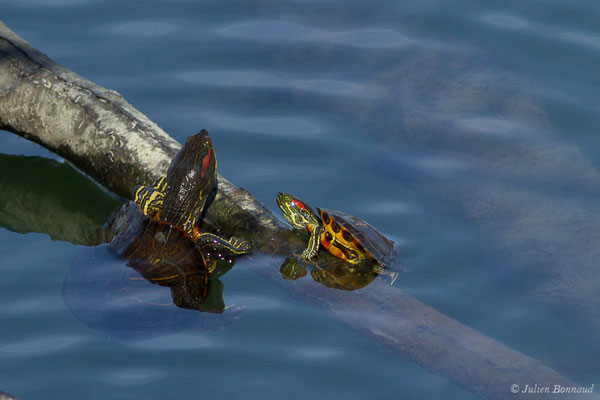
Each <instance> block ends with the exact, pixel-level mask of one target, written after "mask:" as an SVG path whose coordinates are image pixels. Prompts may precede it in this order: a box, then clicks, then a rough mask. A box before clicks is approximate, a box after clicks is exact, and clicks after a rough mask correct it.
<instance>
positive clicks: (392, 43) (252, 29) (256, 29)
mask: <svg viewBox="0 0 600 400" xmlns="http://www.w3.org/2000/svg"><path fill="white" fill-rule="evenodd" d="M216 33H220V34H222V35H224V36H228V37H233V38H239V39H245V40H247V39H252V40H260V41H269V42H319V43H323V42H333V43H341V44H344V45H347V46H355V47H367V48H388V47H401V46H407V45H409V44H411V43H412V42H413V40H411V39H409V38H408V37H406V36H405V35H403V34H401V33H399V32H396V31H394V30H391V29H385V28H368V29H355V30H348V31H325V30H320V29H316V28H312V27H308V26H304V25H300V24H297V23H293V22H287V21H252V22H244V23H241V24H235V25H230V26H228V27H225V28H221V29H219V30H218V31H216Z"/></svg>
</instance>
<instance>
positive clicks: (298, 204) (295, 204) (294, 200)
mask: <svg viewBox="0 0 600 400" xmlns="http://www.w3.org/2000/svg"><path fill="white" fill-rule="evenodd" d="M290 203H291V204H292V206H296V207H298V208H299V209H301V210H306V207H304V204H302V202H300V201H298V200H296V199H291V200H290Z"/></svg>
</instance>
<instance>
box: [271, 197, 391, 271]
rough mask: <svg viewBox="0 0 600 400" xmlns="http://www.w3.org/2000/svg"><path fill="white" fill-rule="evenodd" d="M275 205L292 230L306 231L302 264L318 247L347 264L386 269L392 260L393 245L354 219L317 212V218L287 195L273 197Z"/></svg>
mask: <svg viewBox="0 0 600 400" xmlns="http://www.w3.org/2000/svg"><path fill="white" fill-rule="evenodd" d="M277 205H278V206H279V208H280V209H281V211H282V212H283V216H284V217H285V219H286V220H287V221H288V222H289V223H290V225H292V227H293V228H294V229H297V230H305V229H306V230H308V232H309V234H310V239H309V240H308V247H307V248H306V250H304V252H303V253H302V258H303V259H305V260H311V259H312V258H313V257H314V256H316V255H317V253H318V251H319V245H320V246H322V247H323V248H324V249H325V250H326V251H327V252H329V253H330V254H332V255H333V256H335V257H338V258H340V259H342V260H344V261H346V262H349V263H351V264H359V263H363V262H365V261H372V262H374V263H377V264H379V265H381V266H383V267H387V266H388V265H389V264H390V262H391V261H392V259H393V257H394V256H395V252H394V242H393V241H391V240H389V239H387V238H386V237H385V236H383V235H382V234H381V233H379V232H378V231H377V230H376V229H375V228H373V227H372V226H371V225H369V224H367V223H366V222H365V221H363V220H362V219H360V218H358V217H355V216H352V215H348V214H344V213H342V212H340V211H333V210H325V209H320V208H317V212H318V214H317V213H315V212H314V211H313V210H312V208H311V207H310V206H309V205H308V204H306V203H305V202H303V201H301V200H299V199H298V198H297V197H294V196H292V195H290V194H287V193H278V194H277Z"/></svg>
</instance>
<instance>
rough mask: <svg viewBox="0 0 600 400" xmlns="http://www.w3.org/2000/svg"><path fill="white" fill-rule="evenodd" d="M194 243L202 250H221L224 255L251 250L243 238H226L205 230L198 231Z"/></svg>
mask: <svg viewBox="0 0 600 400" xmlns="http://www.w3.org/2000/svg"><path fill="white" fill-rule="evenodd" d="M196 245H197V246H198V247H199V248H201V249H203V250H205V249H206V248H210V249H213V250H214V251H218V252H221V253H223V255H224V256H226V257H235V256H239V255H242V254H248V253H250V252H251V251H252V246H251V245H250V243H248V242H247V241H245V240H242V239H238V238H236V237H232V238H231V239H229V240H226V239H223V238H222V237H219V236H217V235H214V234H212V233H207V232H201V233H200V235H199V236H198V238H197V239H196Z"/></svg>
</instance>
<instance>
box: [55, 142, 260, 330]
mask: <svg viewBox="0 0 600 400" xmlns="http://www.w3.org/2000/svg"><path fill="white" fill-rule="evenodd" d="M215 179H216V158H215V154H214V149H213V146H212V142H211V140H210V138H209V136H208V132H207V131H206V130H202V131H201V132H199V133H197V134H195V135H192V136H190V137H189V138H188V139H187V140H186V142H185V144H184V145H183V147H182V148H181V150H180V151H179V152H178V153H177V154H176V155H175V157H174V158H173V160H172V162H171V165H170V167H169V170H168V173H167V176H166V177H163V178H160V179H158V180H156V181H155V182H154V183H152V184H151V185H149V186H139V187H136V188H135V189H134V191H133V195H132V197H133V199H134V200H133V201H130V202H128V203H125V204H123V205H122V206H120V207H118V208H117V209H116V210H115V211H113V213H112V214H111V215H110V217H109V218H108V220H107V221H106V223H105V224H104V225H103V226H102V227H100V228H99V229H97V230H96V232H95V233H94V234H93V235H92V237H91V238H90V239H89V240H88V244H90V245H92V246H90V247H86V248H85V250H83V252H82V254H79V255H78V256H77V257H76V259H74V261H73V265H72V271H70V273H69V275H70V276H72V278H73V279H75V280H76V281H77V282H81V281H82V279H79V280H77V279H76V278H77V277H80V276H81V275H82V271H90V270H96V272H97V270H99V269H100V270H101V269H102V268H101V267H100V265H102V266H104V269H105V270H110V268H109V267H110V266H111V265H113V266H114V268H113V269H112V270H111V271H113V272H115V270H114V269H115V268H116V271H119V270H122V261H118V260H124V261H125V264H126V265H127V267H129V268H130V270H129V269H128V270H126V271H127V272H128V273H130V274H131V273H133V271H135V273H133V276H130V277H128V278H126V279H119V277H118V273H113V274H111V275H110V276H109V277H107V278H105V279H102V280H101V281H103V282H110V283H111V284H112V285H113V286H116V290H113V291H112V292H111V293H112V294H111V295H110V296H108V297H110V298H116V297H119V296H121V295H127V293H128V292H130V291H128V290H123V289H124V288H126V287H127V285H126V284H131V283H132V282H134V281H135V280H136V279H137V280H138V281H139V280H140V278H143V279H141V280H142V281H144V280H147V281H150V282H151V283H153V284H158V285H161V286H167V287H170V288H171V297H172V300H173V303H174V304H175V305H177V306H178V307H179V308H184V309H194V310H198V311H208V312H212V313H221V312H223V310H224V308H225V307H224V303H223V302H222V298H221V296H220V294H221V293H220V292H222V285H220V286H219V285H218V284H217V285H215V284H214V282H212V281H211V280H214V278H216V277H218V276H219V275H221V274H222V273H224V272H226V270H225V271H224V272H222V273H219V272H217V271H216V270H217V267H218V265H219V263H220V261H219V259H225V264H229V265H230V266H229V268H231V263H232V261H231V260H228V259H227V258H228V257H233V256H237V255H240V254H245V253H248V252H249V251H250V249H251V248H250V245H249V244H248V243H247V242H245V241H242V240H239V239H235V238H232V239H230V240H225V239H223V238H220V237H218V236H217V235H214V234H211V233H206V232H201V231H200V230H199V229H198V227H197V226H196V221H197V220H198V218H199V216H200V214H201V212H202V210H203V209H204V205H205V203H206V199H207V197H208V195H209V194H210V193H211V191H212V190H213V188H214V184H215ZM207 249H209V250H211V249H218V250H219V252H218V254H219V257H212V258H209V257H207V254H205V253H208V252H209V251H208V250H207ZM211 253H212V254H213V255H214V254H215V252H212V251H211ZM221 264H223V263H222V262H221ZM89 265H92V266H93V267H92V268H88V266H89ZM221 269H222V268H221ZM132 270H133V271H132ZM140 276H141V277H140ZM96 281H98V279H96ZM65 282H67V280H66V281H65ZM66 288H68V290H67V289H66ZM65 291H66V292H67V293H69V292H71V293H79V296H77V295H72V296H70V298H78V297H79V298H80V297H82V296H85V293H80V292H81V290H80V287H79V286H78V285H73V284H69V285H67V284H66V283H65V285H63V295H64V294H65ZM211 291H212V292H211ZM95 292H103V289H102V288H99V289H97V290H95ZM217 292H219V293H217ZM211 293H212V295H211ZM140 297H141V298H145V296H139V295H137V294H134V295H133V296H132V298H134V299H138V298H140ZM65 298H69V297H67V296H65ZM207 298H209V299H211V298H212V299H213V300H214V301H211V302H210V303H207V302H206V300H207ZM125 302H126V301H125ZM72 303H74V304H73V307H72V309H77V308H78V307H80V306H79V304H77V303H76V302H72ZM160 304H162V305H165V302H164V301H161V302H160ZM153 305H156V304H154V302H153ZM151 308H152V307H151ZM132 318H134V317H132ZM136 318H137V319H139V318H140V316H137V317H136ZM142 319H143V318H142ZM162 319H164V318H162Z"/></svg>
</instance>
